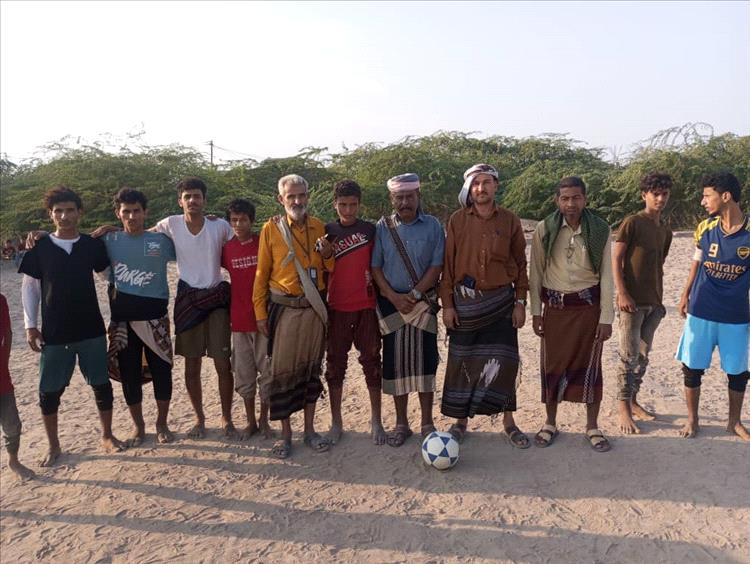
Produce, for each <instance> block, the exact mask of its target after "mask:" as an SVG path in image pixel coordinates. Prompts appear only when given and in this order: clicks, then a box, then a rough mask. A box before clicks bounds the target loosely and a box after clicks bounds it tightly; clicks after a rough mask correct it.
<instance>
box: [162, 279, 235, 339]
mask: <svg viewBox="0 0 750 564" xmlns="http://www.w3.org/2000/svg"><path fill="white" fill-rule="evenodd" d="M230 296H231V286H229V282H227V281H222V282H219V283H218V284H217V285H216V286H214V287H213V288H205V289H203V288H193V287H191V286H190V285H188V283H187V282H185V281H184V280H179V281H178V282H177V296H175V300H174V332H175V334H178V335H179V334H180V333H184V332H185V331H187V330H189V329H192V328H193V327H195V326H196V325H199V324H200V323H201V322H202V321H203V320H204V319H206V318H207V317H208V316H209V314H210V313H211V312H212V311H213V310H215V309H219V308H220V307H223V308H228V307H229V300H230Z"/></svg>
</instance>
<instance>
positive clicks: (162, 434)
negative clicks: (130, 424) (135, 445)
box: [156, 425, 174, 444]
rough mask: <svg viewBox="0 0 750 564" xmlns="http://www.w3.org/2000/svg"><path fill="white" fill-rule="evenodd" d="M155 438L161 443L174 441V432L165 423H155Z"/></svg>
mask: <svg viewBox="0 0 750 564" xmlns="http://www.w3.org/2000/svg"><path fill="white" fill-rule="evenodd" d="M156 440H157V441H159V442H160V443H161V444H165V443H171V442H172V441H174V434H173V433H172V431H170V429H169V427H167V426H166V425H157V426H156Z"/></svg>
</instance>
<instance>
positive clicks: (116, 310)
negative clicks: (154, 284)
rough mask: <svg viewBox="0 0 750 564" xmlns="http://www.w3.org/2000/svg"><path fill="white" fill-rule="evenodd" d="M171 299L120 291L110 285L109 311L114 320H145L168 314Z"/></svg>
mask: <svg viewBox="0 0 750 564" xmlns="http://www.w3.org/2000/svg"><path fill="white" fill-rule="evenodd" d="M168 303H169V300H165V299H162V298H149V297H146V296H136V295H135V294H127V293H125V292H120V291H119V290H117V288H115V286H114V285H113V284H110V285H109V311H110V313H111V314H112V321H117V322H120V321H143V320H148V319H159V318H162V317H164V316H165V315H167V305H168Z"/></svg>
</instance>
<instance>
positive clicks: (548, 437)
mask: <svg viewBox="0 0 750 564" xmlns="http://www.w3.org/2000/svg"><path fill="white" fill-rule="evenodd" d="M555 437H557V427H556V426H554V425H548V424H547V423H545V424H544V425H542V428H541V429H540V430H539V432H538V433H537V434H536V435H534V444H535V445H536V446H538V447H539V448H547V447H548V446H549V445H551V444H552V443H553V442H555Z"/></svg>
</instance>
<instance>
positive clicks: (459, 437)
mask: <svg viewBox="0 0 750 564" xmlns="http://www.w3.org/2000/svg"><path fill="white" fill-rule="evenodd" d="M448 432H449V433H450V434H451V435H453V438H454V439H456V442H458V444H461V443H462V442H464V439H465V438H466V425H464V424H463V423H454V424H453V425H451V426H450V428H449V429H448Z"/></svg>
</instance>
